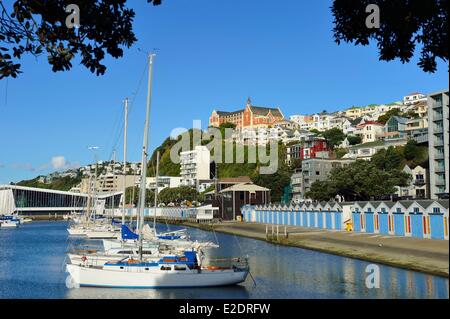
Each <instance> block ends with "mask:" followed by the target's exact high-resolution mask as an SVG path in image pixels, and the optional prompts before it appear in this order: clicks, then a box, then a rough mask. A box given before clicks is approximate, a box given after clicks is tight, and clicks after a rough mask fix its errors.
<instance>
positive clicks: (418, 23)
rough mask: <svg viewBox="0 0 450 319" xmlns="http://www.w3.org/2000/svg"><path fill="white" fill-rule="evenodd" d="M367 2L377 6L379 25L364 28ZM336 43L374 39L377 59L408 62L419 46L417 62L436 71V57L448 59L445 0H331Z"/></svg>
mask: <svg viewBox="0 0 450 319" xmlns="http://www.w3.org/2000/svg"><path fill="white" fill-rule="evenodd" d="M369 4H375V5H378V6H379V8H380V28H367V26H366V18H367V17H368V16H369V14H370V13H366V7H367V6H368V5H369ZM331 9H332V13H333V16H334V28H333V33H334V39H335V41H336V43H338V44H340V43H341V42H348V43H355V45H368V44H369V43H370V41H371V40H373V41H375V42H376V44H377V47H378V51H379V59H380V60H384V61H391V60H394V59H397V58H398V59H400V61H401V62H402V63H407V62H409V61H410V60H411V58H413V55H414V52H415V50H416V46H419V47H420V58H419V62H418V65H419V67H420V68H421V69H422V70H423V71H425V72H435V71H436V69H437V63H436V59H438V58H440V59H442V60H443V61H444V62H446V61H448V1H447V0H427V1H420V0H417V1H411V0H395V1H392V0H334V2H333V5H332V7H331Z"/></svg>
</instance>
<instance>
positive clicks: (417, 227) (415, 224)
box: [409, 214, 423, 238]
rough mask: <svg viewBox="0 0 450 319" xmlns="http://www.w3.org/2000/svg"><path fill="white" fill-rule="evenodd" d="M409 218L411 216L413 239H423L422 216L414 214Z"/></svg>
mask: <svg viewBox="0 0 450 319" xmlns="http://www.w3.org/2000/svg"><path fill="white" fill-rule="evenodd" d="M409 216H411V235H412V236H413V237H419V238H423V218H422V214H414V215H409Z"/></svg>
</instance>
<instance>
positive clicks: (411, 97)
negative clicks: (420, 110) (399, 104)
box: [403, 92, 427, 105]
mask: <svg viewBox="0 0 450 319" xmlns="http://www.w3.org/2000/svg"><path fill="white" fill-rule="evenodd" d="M426 100H427V96H426V95H425V94H422V93H419V92H414V93H411V94H408V95H406V96H405V97H403V104H404V105H411V104H415V103H418V102H420V101H426Z"/></svg>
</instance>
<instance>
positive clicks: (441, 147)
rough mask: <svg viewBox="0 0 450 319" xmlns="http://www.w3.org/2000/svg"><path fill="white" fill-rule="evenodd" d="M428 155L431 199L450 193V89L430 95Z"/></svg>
mask: <svg viewBox="0 0 450 319" xmlns="http://www.w3.org/2000/svg"><path fill="white" fill-rule="evenodd" d="M428 155H429V163H430V197H431V199H437V198H439V197H444V196H448V193H449V171H450V169H449V99H448V89H447V90H444V91H441V92H437V93H433V94H429V95H428Z"/></svg>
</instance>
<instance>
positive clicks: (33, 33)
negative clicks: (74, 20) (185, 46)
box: [0, 0, 161, 79]
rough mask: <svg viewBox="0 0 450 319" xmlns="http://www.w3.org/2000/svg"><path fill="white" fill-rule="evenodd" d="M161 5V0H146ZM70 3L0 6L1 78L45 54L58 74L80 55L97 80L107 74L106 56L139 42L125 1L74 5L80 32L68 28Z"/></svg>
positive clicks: (23, 1)
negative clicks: (26, 57) (26, 60)
mask: <svg viewBox="0 0 450 319" xmlns="http://www.w3.org/2000/svg"><path fill="white" fill-rule="evenodd" d="M147 2H149V3H151V2H153V4H154V5H159V4H160V3H161V0H147ZM69 3H70V2H69V1H66V0H53V1H28V0H16V1H14V2H11V3H10V4H9V6H8V8H6V6H7V5H6V4H4V1H0V11H2V12H1V18H0V79H2V78H4V77H9V76H12V77H14V78H15V77H17V75H18V73H20V72H21V71H20V69H21V65H20V63H17V62H18V61H19V60H20V59H21V58H22V56H23V55H24V54H31V55H33V56H39V55H41V54H42V53H43V52H44V51H46V55H47V58H48V59H47V60H48V63H49V64H50V65H51V67H52V70H53V71H54V72H57V71H67V70H69V69H71V68H72V62H73V61H74V58H75V57H76V56H79V57H80V60H81V61H80V63H81V64H82V65H84V66H85V67H86V68H87V69H89V70H90V71H91V72H93V73H94V72H95V73H96V74H97V75H102V74H104V73H105V70H106V66H105V65H104V64H102V62H103V60H104V59H105V58H106V56H107V55H109V56H111V57H113V58H116V59H117V58H120V57H122V56H123V48H124V47H125V48H129V47H131V46H132V45H133V44H134V43H135V42H136V41H137V39H136V36H135V34H134V32H133V19H134V16H135V12H134V10H133V9H130V8H127V7H126V4H127V1H126V0H93V1H75V2H74V3H75V4H76V5H78V7H79V9H80V13H81V14H80V16H81V18H80V24H81V26H80V27H79V28H78V29H75V28H71V29H69V28H68V27H67V26H66V18H67V17H68V16H69V13H66V11H65V8H66V6H67V4H69Z"/></svg>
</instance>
